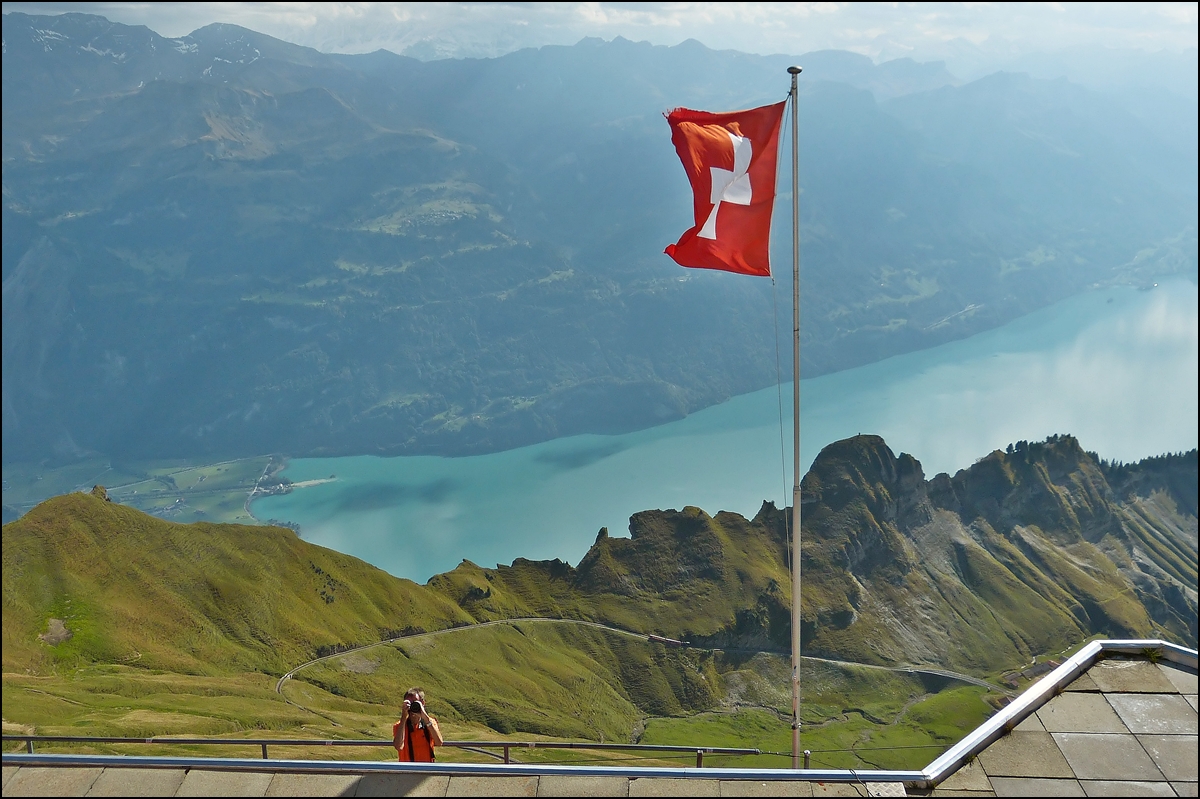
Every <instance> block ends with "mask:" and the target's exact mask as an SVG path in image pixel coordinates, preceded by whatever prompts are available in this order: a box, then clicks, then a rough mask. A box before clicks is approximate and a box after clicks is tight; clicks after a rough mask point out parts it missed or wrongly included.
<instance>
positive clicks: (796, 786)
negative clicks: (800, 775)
mask: <svg viewBox="0 0 1200 799" xmlns="http://www.w3.org/2000/svg"><path fill="white" fill-rule="evenodd" d="M812 795H813V791H812V785H811V784H810V783H808V782H806V781H804V780H771V781H770V782H762V781H761V780H721V796H812Z"/></svg>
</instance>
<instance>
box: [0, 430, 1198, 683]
mask: <svg viewBox="0 0 1200 799" xmlns="http://www.w3.org/2000/svg"><path fill="white" fill-rule="evenodd" d="M1196 486H1197V458H1196V451H1195V450H1192V451H1191V452H1189V453H1186V454H1178V455H1171V456H1163V457H1159V458H1150V459H1147V460H1145V461H1142V462H1140V463H1138V464H1132V465H1113V464H1107V463H1103V462H1099V461H1097V460H1096V458H1095V457H1094V456H1092V455H1089V454H1088V453H1086V452H1084V451H1083V450H1082V449H1081V448H1080V446H1079V444H1078V442H1077V441H1076V440H1075V439H1074V438H1071V437H1069V436H1062V437H1059V436H1055V437H1052V438H1051V439H1048V440H1047V441H1045V442H1033V443H1029V442H1020V443H1019V444H1017V445H1016V446H1014V447H1010V451H1009V452H1001V451H996V452H993V453H991V454H990V455H988V456H986V457H984V458H982V459H980V460H979V461H978V462H977V463H976V464H975V465H974V466H972V467H971V468H969V469H964V470H962V471H960V472H959V473H958V474H956V475H955V476H954V477H952V478H951V477H948V476H946V475H938V476H937V477H936V478H934V479H933V480H929V481H927V480H925V479H924V476H923V474H922V470H921V466H920V464H919V463H918V462H917V461H916V460H914V459H913V458H912V457H911V456H908V455H903V454H902V455H900V456H899V457H896V456H895V454H894V453H893V452H892V451H891V449H890V448H888V446H887V445H886V444H885V443H884V442H883V440H882V439H880V438H878V437H876V436H857V437H855V438H852V439H847V440H845V441H840V442H836V443H834V444H831V445H830V446H828V447H826V448H825V450H823V451H822V452H821V454H820V456H819V457H818V458H817V460H816V462H815V463H814V465H813V468H812V470H811V471H810V472H809V474H808V475H807V477H806V478H805V481H804V485H803V502H804V519H805V521H804V536H803V546H804V555H803V557H804V562H803V572H804V575H805V577H804V584H803V589H804V604H803V606H802V624H803V628H802V630H801V635H802V642H803V649H804V652H805V653H806V654H809V655H821V656H826V657H833V658H841V659H847V660H855V661H860V662H865V663H875V664H881V665H902V664H914V663H924V664H939V665H941V666H943V667H946V668H953V669H957V670H960V671H965V672H969V673H973V674H978V675H984V674H989V673H995V672H998V671H999V670H1001V669H1004V668H1008V667H1012V666H1016V665H1020V664H1022V663H1027V662H1028V661H1029V659H1030V658H1031V657H1032V656H1034V655H1040V654H1050V653H1056V652H1059V651H1061V650H1063V649H1065V648H1068V647H1070V646H1072V645H1075V644H1078V643H1080V642H1081V641H1083V640H1084V639H1086V638H1088V637H1089V636H1092V635H1106V636H1109V637H1116V638H1137V637H1163V638H1166V639H1168V640H1172V641H1176V642H1179V643H1182V644H1187V645H1188V646H1192V647H1194V646H1196V640H1197V628H1196V618H1197V595H1196V582H1197V571H1196V562H1197V521H1196V520H1197V512H1196V506H1197V488H1196ZM97 493H98V492H97ZM784 525H785V513H784V512H783V511H780V510H777V509H776V508H774V507H773V506H772V505H770V504H764V505H763V508H762V510H761V511H760V512H759V513H758V515H757V516H756V517H755V518H754V519H752V520H747V519H745V518H743V517H741V516H739V515H737V514H733V513H724V512H723V513H719V514H717V515H716V516H715V517H714V516H709V515H708V514H706V513H705V512H704V511H702V510H700V509H699V508H692V507H689V508H684V509H683V510H667V511H663V510H657V511H645V512H642V513H638V514H635V515H634V516H633V517H632V519H631V520H630V533H631V534H632V537H630V538H615V537H611V536H609V535H608V532H607V531H606V530H601V531H600V534H599V535H598V537H597V540H596V543H595V545H594V546H593V547H592V548H591V549H590V551H589V552H588V553H587V555H586V556H585V557H584V558H583V559H582V560H581V561H580V562H579V564H577V565H576V566H571V565H569V564H566V563H563V562H561V561H538V562H535V561H529V560H524V559H521V558H518V559H517V560H515V561H514V562H513V563H512V565H511V566H504V567H497V568H496V569H485V568H481V567H479V566H476V565H475V564H472V563H469V562H467V561H464V562H463V563H462V565H460V566H459V567H458V568H456V569H455V570H453V571H451V572H448V573H445V574H441V575H437V576H435V577H434V578H432V579H431V580H430V581H429V582H428V583H427V584H426V585H424V586H419V585H416V584H414V583H412V582H411V581H408V580H402V579H398V578H394V577H391V576H390V575H388V574H386V573H384V572H382V571H380V570H379V569H376V568H374V567H371V566H369V565H367V564H365V563H363V562H361V561H359V560H357V559H355V558H352V557H349V556H345V555H341V554H339V553H336V552H332V551H331V550H328V549H325V548H322V547H317V546H313V545H311V544H307V543H305V542H304V541H302V540H300V539H299V538H298V537H297V536H296V534H295V533H293V532H291V531H290V530H284V529H281V528H246V527H243V526H239V525H216V524H208V523H197V524H194V525H180V524H175V523H172V522H167V521H164V520H161V519H157V518H154V517H152V516H148V515H146V514H143V513H142V512H140V511H138V510H136V509H133V508H130V507H125V506H121V505H118V504H115V503H112V502H106V501H105V500H104V499H103V498H101V497H98V496H91V495H87V494H81V493H77V494H69V495H64V496H61V497H56V498H53V499H50V500H47V501H46V502H44V503H42V504H41V505H39V506H38V507H36V508H34V509H33V510H31V511H30V512H29V513H27V514H26V515H25V516H24V517H22V518H21V519H19V520H17V521H14V522H11V523H9V524H6V525H4V570H3V582H4V606H3V613H4V619H3V621H4V624H3V631H4V632H3V635H4V640H3V644H4V646H3V657H4V670H5V672H17V673H30V674H45V673H50V672H52V671H55V670H57V669H60V668H75V667H78V666H82V665H87V664H93V663H115V662H122V661H124V660H127V659H128V658H129V657H130V653H133V652H136V653H138V654H139V658H138V661H137V662H138V667H139V668H142V667H144V668H147V669H166V670H169V671H175V672H181V673H198V674H220V673H229V672H236V671H255V670H262V671H265V672H266V673H269V674H276V675H278V674H282V673H283V672H285V671H286V670H288V669H289V668H291V667H292V666H294V665H297V664H298V663H299V662H302V661H304V660H306V659H307V658H309V657H312V656H315V655H317V654H322V653H327V652H331V651H338V650H340V649H344V648H346V647H349V646H352V645H361V644H366V643H371V642H374V641H377V640H380V639H382V638H386V637H391V636H395V635H399V634H400V633H401V632H404V631H409V632H412V631H417V630H435V629H445V628H448V627H451V626H456V625H462V624H468V623H474V622H483V621H489V620H496V619H511V618H518V617H530V616H540V617H553V618H569V619H581V620H589V621H598V622H605V623H608V624H612V625H615V626H618V627H621V628H624V629H627V630H633V631H640V632H644V633H647V634H650V633H653V634H657V635H661V636H666V637H670V638H676V639H679V640H684V641H690V642H691V643H692V644H694V645H697V646H703V647H722V648H739V647H741V648H759V649H767V650H775V651H783V652H786V651H787V649H788V641H789V640H790V638H789V636H790V616H789V607H790V596H791V594H790V588H789V586H790V576H789V575H790V573H789V570H788V565H787V557H788V556H787V552H788V547H787V543H786V541H787V538H786V531H785V527H784ZM55 619H56V620H57V624H56V623H55V622H54V621H52V620H55ZM39 636H41V638H39ZM46 636H50V637H51V639H52V640H50V641H47V640H46ZM706 690H708V689H706ZM713 690H715V689H713Z"/></svg>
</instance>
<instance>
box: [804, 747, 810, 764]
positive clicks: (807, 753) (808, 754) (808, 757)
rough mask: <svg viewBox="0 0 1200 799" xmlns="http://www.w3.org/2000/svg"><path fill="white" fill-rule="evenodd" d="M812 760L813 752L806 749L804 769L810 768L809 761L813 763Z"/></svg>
mask: <svg viewBox="0 0 1200 799" xmlns="http://www.w3.org/2000/svg"><path fill="white" fill-rule="evenodd" d="M811 760H812V750H811V749H805V750H804V767H805V768H808V764H809V761H811Z"/></svg>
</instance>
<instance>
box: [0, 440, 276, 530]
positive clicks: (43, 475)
mask: <svg viewBox="0 0 1200 799" xmlns="http://www.w3.org/2000/svg"><path fill="white" fill-rule="evenodd" d="M272 463H273V461H272V459H271V457H270V456H262V457H256V458H240V459H237V460H229V461H221V462H218V463H200V464H198V463H196V462H194V461H129V462H117V461H113V460H109V459H92V460H87V461H81V462H79V463H75V464H70V465H67V466H58V467H53V468H48V467H43V466H41V465H39V464H29V463H12V464H6V465H5V466H4V507H5V520H6V521H7V520H9V519H10V517H15V516H16V515H17V514H18V513H25V512H26V511H28V510H30V509H31V508H33V507H34V506H35V505H37V504H38V503H40V502H42V501H44V500H46V499H49V498H50V497H53V496H58V495H60V494H69V493H71V492H75V491H89V490H91V488H92V486H94V485H102V486H105V488H106V489H107V490H108V494H109V496H111V497H112V498H113V500H114V501H116V502H120V503H122V504H125V505H129V506H131V507H135V508H138V509H139V510H142V511H145V512H147V513H150V514H153V515H155V516H159V517H161V518H165V519H171V520H172V521H177V522H185V523H186V522H196V521H209V522H228V523H238V524H255V523H256V521H255V519H254V517H252V516H250V515H249V514H248V513H246V510H245V503H246V497H247V496H248V495H249V494H250V491H251V489H253V488H254V485H255V482H256V481H257V480H258V478H259V477H260V476H262V474H263V471H264V470H265V469H267V467H268V466H269V465H271V464H272Z"/></svg>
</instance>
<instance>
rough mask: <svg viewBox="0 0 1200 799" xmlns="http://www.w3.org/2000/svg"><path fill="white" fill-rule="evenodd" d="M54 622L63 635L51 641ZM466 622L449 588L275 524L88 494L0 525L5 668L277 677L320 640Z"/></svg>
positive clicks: (357, 639)
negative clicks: (185, 513)
mask: <svg viewBox="0 0 1200 799" xmlns="http://www.w3.org/2000/svg"><path fill="white" fill-rule="evenodd" d="M50 619H59V620H61V621H62V622H63V623H64V625H65V627H66V629H67V631H69V633H70V638H69V639H67V640H65V641H63V642H61V643H58V644H56V645H54V646H47V645H46V644H45V643H43V641H41V640H39V638H38V636H39V635H41V634H43V633H46V632H47V630H48V624H50V621H49V620H50ZM466 621H469V618H468V617H467V616H466V614H464V613H463V611H462V610H461V609H459V608H458V607H456V606H455V605H453V604H452V603H451V602H449V601H448V600H447V599H446V598H445V597H444V596H442V595H439V594H437V593H435V592H430V591H427V590H425V589H423V588H421V587H420V586H417V585H416V584H414V583H412V582H410V581H406V580H399V579H396V578H394V577H392V576H391V575H389V574H387V573H385V572H383V571H381V570H379V569H376V568H375V567H373V566H370V565H368V564H366V563H363V562H362V561H359V560H357V559H355V558H351V557H348V556H346V555H342V554H339V553H337V552H334V551H332V550H328V549H324V548H322V547H317V546H314V545H312V544H308V543H306V542H303V541H301V540H300V539H299V538H298V537H297V536H296V535H295V534H294V533H293V532H291V531H290V530H284V529H281V528H274V527H250V526H243V525H214V524H206V523H197V524H191V525H181V524H175V523H172V522H167V521H163V520H161V519H156V518H154V517H151V516H148V515H146V514H144V513H142V512H141V511H138V510H135V509H133V508H129V507H125V506H122V505H118V504H115V503H111V502H106V501H104V500H103V499H100V498H98V497H95V496H91V495H88V494H68V495H64V496H61V497H56V498H54V499H51V500H48V501H46V502H44V503H42V504H41V505H39V506H38V507H36V508H34V509H33V510H31V511H30V512H29V513H28V514H26V515H25V516H24V517H23V518H21V519H19V520H18V521H16V522H12V523H10V524H7V525H5V526H4V656H3V657H4V668H5V670H6V671H10V670H16V671H31V672H34V673H47V672H51V671H54V670H55V669H57V668H58V667H60V666H61V667H67V668H70V667H73V666H76V665H80V664H83V663H90V662H106V663H121V662H137V663H139V664H140V665H142V666H144V667H146V668H153V669H166V670H171V671H178V672H185V673H201V674H220V673H229V672H231V671H256V670H261V671H266V672H269V673H281V672H282V671H284V670H286V669H287V668H289V667H290V666H292V665H295V664H296V663H298V662H300V661H302V660H304V659H306V658H308V657H311V656H312V655H313V654H314V653H315V652H317V651H318V650H319V649H320V648H321V647H328V646H332V645H336V644H341V643H343V642H348V641H354V642H367V641H371V640H378V639H379V638H381V637H383V636H384V635H385V634H386V633H387V632H388V631H392V630H402V629H405V628H408V627H413V626H421V625H425V626H430V627H445V626H449V625H450V624H453V623H462V622H466Z"/></svg>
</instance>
